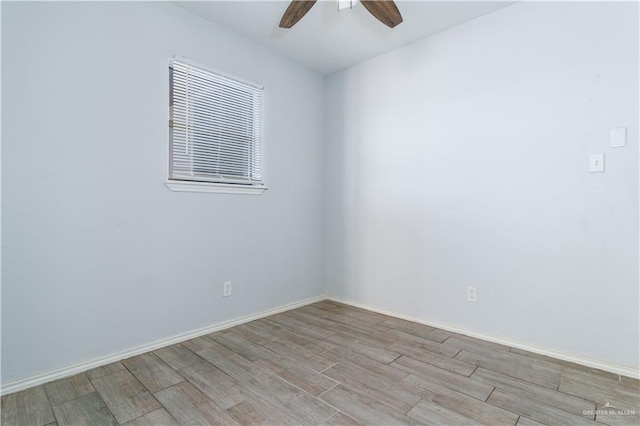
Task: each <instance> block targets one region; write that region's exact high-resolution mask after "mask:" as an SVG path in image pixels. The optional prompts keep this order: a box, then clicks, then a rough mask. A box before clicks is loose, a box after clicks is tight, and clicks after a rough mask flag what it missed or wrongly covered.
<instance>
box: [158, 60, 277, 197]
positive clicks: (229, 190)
mask: <svg viewBox="0 0 640 426" xmlns="http://www.w3.org/2000/svg"><path fill="white" fill-rule="evenodd" d="M174 61H179V62H180V63H181V64H183V65H184V64H187V65H190V66H193V67H197V68H198V69H199V70H198V71H201V72H202V71H205V72H208V73H211V74H213V75H215V76H216V78H217V79H220V80H221V81H224V80H226V81H228V82H229V84H230V85H231V84H233V85H235V87H238V84H240V85H242V86H245V87H247V86H250V87H251V88H252V89H253V90H255V89H259V90H263V87H262V86H261V85H258V84H256V83H253V82H250V81H247V80H243V79H240V78H238V77H234V76H231V75H228V74H226V73H223V72H220V71H217V70H215V69H212V68H210V67H207V66H203V65H200V64H198V63H196V62H194V61H191V60H189V59H186V58H183V57H180V56H173V57H172V58H171V59H170V61H169V66H170V67H172V66H173V63H174ZM171 91H172V88H170V94H169V95H170V96H173V93H171ZM254 93H255V91H254ZM254 99H255V98H254ZM187 105H188V104H187ZM254 105H257V104H255V103H254ZM260 112H262V105H260ZM171 116H172V114H171V113H170V120H169V138H168V141H169V143H168V153H169V158H168V168H167V175H168V179H167V180H166V185H167V187H168V188H169V189H170V190H172V191H180V192H210V193H222V194H250V195H259V194H262V193H263V192H264V191H265V190H266V189H267V187H266V186H265V185H264V183H263V182H262V180H261V179H260V180H259V181H255V180H250V181H247V183H245V182H243V181H234V180H235V179H233V176H231V178H228V177H225V176H222V175H221V176H219V177H211V176H208V177H207V178H206V179H200V178H198V177H193V178H192V179H189V178H188V177H185V178H184V179H182V178H180V177H179V178H177V179H176V178H175V174H174V173H173V168H174V164H175V163H172V161H173V153H172V150H173V142H172V137H173V133H172V132H173V129H172V126H173V123H172V121H171ZM258 125H259V126H260V128H259V129H258V130H259V132H260V137H259V140H258V141H257V143H258V145H257V148H256V147H255V145H254V143H253V142H252V143H251V144H250V146H251V148H250V150H251V151H250V152H251V154H250V155H252V156H253V155H254V154H256V151H255V150H256V149H257V155H258V156H259V162H260V163H261V162H262V156H261V155H262V152H261V143H262V137H261V133H262V116H260V122H259V123H258ZM252 134H255V133H252ZM185 143H187V145H186V147H187V149H189V148H188V146H190V145H189V142H185ZM183 165H184V162H183ZM191 167H193V166H191ZM249 170H253V169H249ZM259 171H260V172H261V164H260V166H259ZM191 173H194V172H193V171H192V172H191ZM176 174H179V173H176ZM182 174H183V175H184V169H183V170H182ZM259 175H261V173H259ZM249 176H251V175H249ZM260 177H261V176H259V178H260ZM245 179H246V178H245ZM227 180H228V181H229V182H225V181H227Z"/></svg>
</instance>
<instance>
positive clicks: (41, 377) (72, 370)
mask: <svg viewBox="0 0 640 426" xmlns="http://www.w3.org/2000/svg"><path fill="white" fill-rule="evenodd" d="M326 298H327V296H326V295H322V296H317V297H312V298H311V299H306V300H301V301H299V302H294V303H290V304H288V305H283V306H280V307H277V308H273V309H269V310H267V311H263V312H260V313H257V314H253V315H247V316H244V317H241V318H236V319H233V320H228V321H222V322H219V323H216V324H212V325H209V326H207V327H202V328H199V329H197V330H193V331H189V332H186V333H181V334H177V335H175V336H172V337H168V338H166V339H161V340H157V341H155V342H152V343H149V344H146V345H141V346H137V347H135V348H131V349H128V350H126V351H122V352H118V353H115V354H112V355H108V356H105V357H101V358H97V359H93V360H91V361H86V362H81V363H79V364H75V365H70V366H68V367H63V368H60V369H57V370H53V371H48V372H46V373H42V374H38V375H37V376H32V377H28V378H26V379H21V380H17V381H15V382H11V383H7V384H6V385H3V386H2V388H1V389H0V395H6V394H10V393H14V392H18V391H21V390H24V389H27V388H31V387H34V386H38V385H41V384H44V383H48V382H51V381H54V380H58V379H63V378H65V377H69V376H73V375H76V374H80V373H84V372H85V371H88V370H91V369H92V368H96V367H100V366H103V365H106V364H110V363H112V362H116V361H120V360H122V359H125V358H130V357H132V356H136V355H140V354H142V353H145V352H149V351H154V350H156V349H159V348H163V347H165V346H170V345H173V344H176V343H180V342H184V341H185V340H189V339H193V338H194V337H199V336H203V335H205V334H209V333H213V332H215V331H220V330H224V329H227V328H230V327H233V326H236V325H240V324H244V323H247V322H251V321H254V320H257V319H260V318H264V317H268V316H270V315H275V314H278V313H280V312H286V311H290V310H292V309H296V308H299V307H301V306H305V305H310V304H311V303H316V302H321V301H323V300H326Z"/></svg>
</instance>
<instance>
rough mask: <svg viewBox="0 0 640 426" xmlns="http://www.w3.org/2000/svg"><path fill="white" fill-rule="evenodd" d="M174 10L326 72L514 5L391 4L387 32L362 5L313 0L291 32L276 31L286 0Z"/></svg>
mask: <svg viewBox="0 0 640 426" xmlns="http://www.w3.org/2000/svg"><path fill="white" fill-rule="evenodd" d="M175 3H176V4H177V5H178V6H181V7H183V8H185V9H187V10H190V11H192V12H194V13H196V14H198V15H200V16H201V17H203V18H205V19H208V20H210V21H212V22H214V23H216V24H218V25H221V26H223V27H226V28H229V29H231V30H233V31H234V32H236V33H238V34H241V35H243V36H245V37H248V38H250V39H253V40H256V41H259V42H261V43H264V44H265V45H267V46H269V47H271V48H273V49H275V50H276V51H279V52H281V53H282V54H283V55H285V56H287V57H289V58H291V59H293V60H295V61H297V62H300V63H302V64H303V65H306V66H307V67H309V68H311V69H314V70H316V71H319V72H321V73H323V74H330V73H333V72H335V71H339V70H341V69H344V68H347V67H350V66H352V65H355V64H358V63H360V62H363V61H365V60H367V59H370V58H373V57H375V56H378V55H381V54H383V53H385V52H388V51H390V50H393V49H396V48H398V47H401V46H405V45H407V44H409V43H411V42H413V41H416V40H419V39H421V38H424V37H426V36H428V35H431V34H434V33H437V32H439V31H443V30H446V29H448V28H451V27H453V26H454V25H458V24H461V23H463V22H466V21H468V20H470V19H473V18H476V17H478V16H481V15H485V14H487V13H491V12H493V11H495V10H497V9H500V8H503V7H506V6H509V5H511V4H513V3H514V2H507V1H477V0H476V1H402V0H400V1H396V4H397V5H398V8H399V9H400V12H401V13H402V17H403V18H404V22H403V23H401V24H400V25H398V26H397V27H395V28H393V29H391V28H388V27H386V26H385V25H383V24H382V23H380V22H379V21H378V20H376V19H375V18H374V17H373V16H372V15H370V14H369V12H367V10H366V9H365V8H364V7H363V6H362V5H361V4H359V3H358V4H356V5H355V6H354V7H353V9H346V10H341V11H340V12H338V8H337V2H336V1H335V0H324V1H318V3H317V4H316V5H315V6H313V8H312V9H311V10H310V11H309V13H307V15H305V17H304V18H302V20H300V22H298V23H297V24H296V25H295V26H294V27H293V28H291V29H289V30H286V29H282V28H278V23H279V22H280V18H281V17H282V14H283V13H284V11H285V10H286V8H287V6H288V1H264V0H262V1H259V0H258V1H237V0H236V1H176V2H175Z"/></svg>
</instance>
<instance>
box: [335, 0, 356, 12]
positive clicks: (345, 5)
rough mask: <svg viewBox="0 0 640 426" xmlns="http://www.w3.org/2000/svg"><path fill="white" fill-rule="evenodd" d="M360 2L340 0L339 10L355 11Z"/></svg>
mask: <svg viewBox="0 0 640 426" xmlns="http://www.w3.org/2000/svg"><path fill="white" fill-rule="evenodd" d="M356 3H358V0H338V10H339V11H340V10H343V9H353V6H355V5H356Z"/></svg>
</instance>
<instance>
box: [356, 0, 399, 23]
mask: <svg viewBox="0 0 640 426" xmlns="http://www.w3.org/2000/svg"><path fill="white" fill-rule="evenodd" d="M360 3H362V5H363V6H364V7H365V9H367V10H368V11H369V13H371V14H372V15H373V16H375V17H376V19H377V20H378V21H380V22H382V23H383V24H385V25H386V26H387V27H389V28H393V27H395V26H396V25H398V24H399V23H401V22H402V15H400V11H399V10H398V6H396V4H395V3H394V2H393V0H360Z"/></svg>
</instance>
